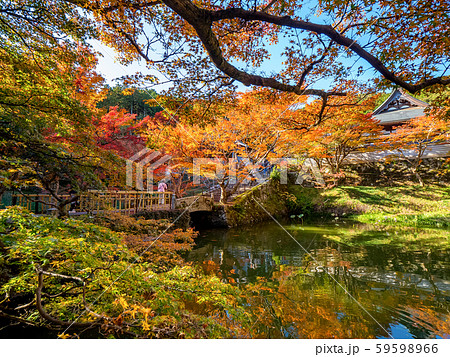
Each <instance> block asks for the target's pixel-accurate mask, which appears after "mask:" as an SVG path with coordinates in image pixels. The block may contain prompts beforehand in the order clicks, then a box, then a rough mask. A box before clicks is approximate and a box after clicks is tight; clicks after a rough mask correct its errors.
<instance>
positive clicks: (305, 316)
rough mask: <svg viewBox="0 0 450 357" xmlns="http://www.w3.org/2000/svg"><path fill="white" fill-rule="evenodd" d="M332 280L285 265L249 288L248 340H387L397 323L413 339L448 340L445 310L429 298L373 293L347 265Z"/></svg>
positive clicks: (392, 292)
mask: <svg viewBox="0 0 450 357" xmlns="http://www.w3.org/2000/svg"><path fill="white" fill-rule="evenodd" d="M332 277H333V278H334V279H333V278H332ZM332 277H331V276H330V275H329V274H327V273H324V272H323V273H316V274H306V273H304V272H303V271H301V270H299V268H297V267H290V268H286V269H285V270H284V272H283V274H276V276H275V278H276V279H277V280H276V281H272V282H267V281H259V282H257V283H256V284H252V285H251V286H249V287H248V289H249V290H250V291H252V292H253V297H252V298H251V299H250V306H252V308H253V311H254V313H255V315H257V316H258V321H257V323H256V324H255V329H254V330H255V331H254V335H255V336H253V337H273V338H281V337H296V338H298V337H299V338H372V337H376V336H385V337H387V336H388V332H389V333H392V332H391V331H392V329H393V326H398V325H399V324H401V325H403V326H404V327H405V328H406V329H407V330H408V331H409V333H410V334H411V336H413V337H416V338H430V337H435V336H441V337H446V336H450V335H449V333H450V321H449V317H448V311H447V310H442V309H439V308H436V306H435V305H434V304H433V301H432V300H426V299H425V300H424V299H423V297H422V296H419V295H409V294H405V293H404V292H403V291H401V290H393V289H390V290H373V289H371V288H370V286H369V285H368V284H366V283H365V282H362V281H360V280H358V279H355V278H353V276H352V275H351V274H350V273H349V271H348V269H347V268H346V267H343V268H340V269H335V271H334V273H333V274H332ZM337 282H338V283H339V284H341V285H342V286H343V287H344V288H345V289H346V290H347V291H348V292H349V293H350V294H351V295H352V296H353V297H354V298H355V299H356V300H358V302H359V303H360V304H361V305H362V306H363V307H364V309H366V310H367V311H368V312H369V313H370V315H371V316H373V318H372V317H371V316H369V314H367V313H365V312H364V311H363V309H362V308H361V307H360V306H358V305H357V304H356V303H355V301H354V300H353V299H352V298H351V297H350V296H348V294H347V293H346V292H345V291H344V289H342V287H341V286H339V285H338V283H337ZM268 305H270V307H268ZM375 320H376V321H377V322H378V323H379V324H380V325H381V326H380V325H379V324H378V323H377V322H376V321H375ZM396 337H400V336H396ZM403 337H405V336H403Z"/></svg>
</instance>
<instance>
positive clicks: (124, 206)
mask: <svg viewBox="0 0 450 357" xmlns="http://www.w3.org/2000/svg"><path fill="white" fill-rule="evenodd" d="M70 197H71V196H70V195H61V196H60V198H61V199H68V198H70ZM11 204H12V205H13V206H22V207H26V208H27V209H28V210H30V211H31V212H33V213H35V214H42V215H44V214H54V213H56V211H57V210H56V206H57V204H58V202H57V200H56V199H55V198H54V197H53V196H51V195H49V194H23V195H22V194H20V195H19V194H13V195H12V200H11ZM213 206H214V199H213V198H212V197H210V196H192V197H184V198H180V199H176V198H175V195H174V194H173V192H145V191H98V190H90V191H88V192H83V193H82V194H81V195H80V198H79V199H78V200H77V201H76V202H73V203H70V204H67V206H66V209H67V211H68V212H69V215H82V214H97V213H103V212H116V213H120V214H124V215H132V214H135V213H138V212H142V211H169V210H173V209H187V210H188V211H189V212H196V211H211V210H212V207H213Z"/></svg>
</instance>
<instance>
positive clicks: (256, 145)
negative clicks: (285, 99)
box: [147, 91, 285, 203]
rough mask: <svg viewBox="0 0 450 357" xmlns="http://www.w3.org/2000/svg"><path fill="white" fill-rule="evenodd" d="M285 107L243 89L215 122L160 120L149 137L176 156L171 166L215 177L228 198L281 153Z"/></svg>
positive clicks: (149, 133)
mask: <svg viewBox="0 0 450 357" xmlns="http://www.w3.org/2000/svg"><path fill="white" fill-rule="evenodd" d="M284 111H285V107H284V106H280V105H275V104H274V103H267V101H266V97H265V96H264V95H262V94H261V93H260V92H259V91H253V92H248V93H243V94H241V95H240V96H239V99H238V101H237V103H236V104H235V105H230V107H229V108H228V112H227V115H226V116H225V117H221V118H216V121H215V122H213V123H210V124H206V125H199V124H187V123H186V122H183V121H180V122H178V124H176V125H174V126H170V125H164V124H163V125H161V124H160V125H158V126H154V127H151V128H149V132H148V135H147V138H148V142H149V145H150V146H151V147H158V148H163V149H164V150H165V151H166V152H168V153H170V154H171V155H172V156H173V158H172V165H173V166H172V167H175V168H176V167H184V168H187V169H188V171H189V172H190V173H191V174H193V175H194V177H198V176H200V175H202V176H205V177H208V178H210V179H212V180H215V181H216V182H217V184H218V186H219V187H220V191H221V202H223V203H226V202H227V200H228V198H229V196H231V195H233V194H234V193H235V192H237V190H238V188H239V187H240V185H241V184H242V183H243V182H245V181H246V180H247V181H254V180H257V179H261V170H264V168H266V169H267V168H268V166H267V164H268V160H269V159H270V158H272V157H280V156H282V154H281V151H280V150H282V149H283V147H284V144H283V143H284V136H283V131H284V130H283V129H282V128H280V127H279V126H278V124H279V117H280V115H282V114H283V112H284ZM180 120H182V119H181V118H180Z"/></svg>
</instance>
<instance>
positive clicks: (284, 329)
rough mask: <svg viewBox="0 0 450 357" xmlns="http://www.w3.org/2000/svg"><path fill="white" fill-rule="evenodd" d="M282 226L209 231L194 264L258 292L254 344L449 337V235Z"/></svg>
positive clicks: (202, 238) (191, 257)
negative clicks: (271, 340)
mask: <svg viewBox="0 0 450 357" xmlns="http://www.w3.org/2000/svg"><path fill="white" fill-rule="evenodd" d="M283 227H284V228H285V229H286V231H287V232H286V231H284V230H283V229H282V228H281V227H280V226H278V225H277V224H276V223H266V224H261V225H255V226H252V227H248V228H238V229H229V230H220V229H214V230H205V231H202V232H201V233H200V236H199V237H198V239H197V240H196V242H197V245H196V247H195V248H194V250H193V251H191V252H190V253H189V256H188V260H190V261H192V262H194V263H196V264H199V265H201V266H202V267H203V269H204V270H205V271H207V272H209V273H211V274H216V275H218V276H220V277H221V279H222V280H223V281H225V282H227V283H230V284H234V285H239V286H241V287H242V288H244V289H253V291H256V292H255V294H258V296H259V300H257V299H255V301H254V304H258V301H259V303H260V305H261V306H253V309H254V310H253V312H255V311H256V313H258V309H259V311H260V318H259V320H258V321H256V322H255V325H254V327H253V329H254V336H253V337H266V338H270V337H273V338H390V337H393V338H450V315H449V311H450V254H449V253H450V249H449V237H450V232H449V231H448V230H438V229H416V228H404V227H394V228H392V227H391V228H386V227H383V228H381V227H377V226H363V225H354V224H352V223H344V224H343V223H340V224H334V223H333V224H316V225H314V226H308V225H303V224H285V225H283ZM343 237H344V238H346V239H347V240H346V242H347V243H342V238H343ZM338 241H341V243H339V242H338ZM349 242H350V243H349Z"/></svg>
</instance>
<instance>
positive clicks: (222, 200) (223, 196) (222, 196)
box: [219, 185, 228, 204]
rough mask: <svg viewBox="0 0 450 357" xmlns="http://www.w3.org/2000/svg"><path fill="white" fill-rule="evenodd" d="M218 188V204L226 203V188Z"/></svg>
mask: <svg viewBox="0 0 450 357" xmlns="http://www.w3.org/2000/svg"><path fill="white" fill-rule="evenodd" d="M219 186H220V203H224V204H225V203H227V201H228V192H227V188H226V186H223V185H219Z"/></svg>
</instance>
